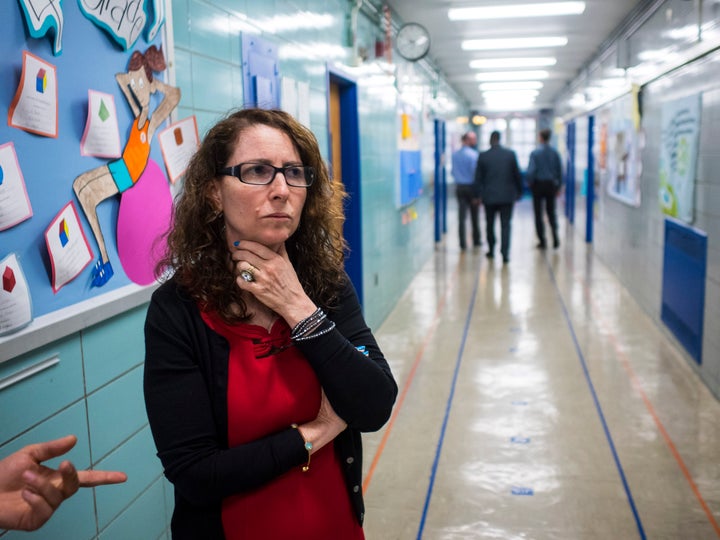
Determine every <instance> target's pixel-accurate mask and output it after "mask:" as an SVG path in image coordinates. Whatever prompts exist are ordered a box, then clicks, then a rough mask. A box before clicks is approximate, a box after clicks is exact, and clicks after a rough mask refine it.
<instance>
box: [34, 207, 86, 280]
mask: <svg viewBox="0 0 720 540" xmlns="http://www.w3.org/2000/svg"><path fill="white" fill-rule="evenodd" d="M45 245H46V246H47V250H48V254H49V255H50V264H51V266H52V288H53V292H54V293H56V294H57V292H58V291H59V290H60V288H61V287H62V286H63V285H65V284H67V283H69V282H71V281H72V280H73V279H75V278H76V277H77V276H78V274H79V273H80V272H82V271H83V269H84V268H85V267H86V266H87V265H88V264H90V261H92V258H93V254H92V251H91V250H90V244H88V241H87V238H85V233H83V230H82V227H81V226H80V219H79V218H78V213H77V210H76V209H75V204H74V203H73V202H72V201H71V202H69V203H68V204H66V205H65V208H63V209H62V210H61V211H60V213H59V214H58V215H57V216H55V219H53V220H52V223H50V226H49V227H48V228H47V229H46V230H45Z"/></svg>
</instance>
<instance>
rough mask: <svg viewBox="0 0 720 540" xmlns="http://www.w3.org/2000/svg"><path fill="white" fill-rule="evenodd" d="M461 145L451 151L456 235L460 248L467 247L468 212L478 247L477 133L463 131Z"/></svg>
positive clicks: (474, 241) (474, 239) (473, 237)
mask: <svg viewBox="0 0 720 540" xmlns="http://www.w3.org/2000/svg"><path fill="white" fill-rule="evenodd" d="M461 141H462V146H461V147H460V148H459V149H458V150H456V151H455V152H453V155H452V175H453V178H454V179H455V194H456V196H457V201H458V236H459V239H460V249H462V250H464V249H465V248H467V232H466V231H467V226H466V222H467V215H468V214H470V225H471V226H472V242H473V246H474V247H479V246H480V244H481V240H480V198H479V197H478V193H477V187H476V186H475V165H476V164H477V160H478V151H477V150H476V149H475V147H476V146H477V135H475V133H474V132H473V131H468V132H467V133H464V134H463V136H462V138H461Z"/></svg>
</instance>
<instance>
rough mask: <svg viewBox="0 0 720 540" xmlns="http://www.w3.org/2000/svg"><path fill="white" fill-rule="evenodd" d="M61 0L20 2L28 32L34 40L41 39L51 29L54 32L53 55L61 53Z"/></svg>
mask: <svg viewBox="0 0 720 540" xmlns="http://www.w3.org/2000/svg"><path fill="white" fill-rule="evenodd" d="M61 2H62V0H20V7H22V10H23V14H24V15H25V21H26V22H27V25H28V31H29V32H30V35H31V36H32V37H34V38H41V37H43V36H44V35H45V34H47V33H48V32H49V31H50V30H51V29H53V30H54V32H55V42H54V43H53V54H54V55H55V56H57V55H59V54H60V53H61V52H62V32H63V12H62V7H61V6H60V3H61Z"/></svg>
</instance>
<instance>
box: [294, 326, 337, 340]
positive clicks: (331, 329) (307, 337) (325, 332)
mask: <svg viewBox="0 0 720 540" xmlns="http://www.w3.org/2000/svg"><path fill="white" fill-rule="evenodd" d="M334 329H335V322H334V321H330V325H329V326H327V327H326V328H323V329H322V330H320V331H319V332H314V333H312V334H308V335H306V336H300V337H296V338H293V341H307V340H308V339H315V338H316V337H320V336H324V335H325V334H327V333H328V332H332V331H333V330H334Z"/></svg>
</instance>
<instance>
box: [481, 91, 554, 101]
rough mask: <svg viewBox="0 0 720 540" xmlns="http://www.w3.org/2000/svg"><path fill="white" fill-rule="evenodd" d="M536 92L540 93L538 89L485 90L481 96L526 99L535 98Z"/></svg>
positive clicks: (485, 97) (491, 98)
mask: <svg viewBox="0 0 720 540" xmlns="http://www.w3.org/2000/svg"><path fill="white" fill-rule="evenodd" d="M538 94H540V91H539V90H486V91H484V92H483V93H482V96H483V98H484V99H489V100H493V99H497V100H502V99H521V98H527V99H530V98H532V99H535V98H536V97H537V96H538Z"/></svg>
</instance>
